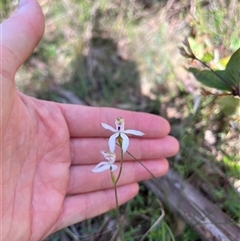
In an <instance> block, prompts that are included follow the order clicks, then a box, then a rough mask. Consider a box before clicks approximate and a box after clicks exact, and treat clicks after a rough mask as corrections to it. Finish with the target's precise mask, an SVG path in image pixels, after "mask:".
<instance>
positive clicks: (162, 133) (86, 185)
mask: <svg viewBox="0 0 240 241" xmlns="http://www.w3.org/2000/svg"><path fill="white" fill-rule="evenodd" d="M19 22H21V23H22V24H21V25H19ZM43 24H44V22H43V17H42V12H41V9H40V8H39V6H38V4H37V2H36V1H35V0H28V1H25V3H24V4H22V6H21V8H20V9H19V11H18V12H17V13H16V14H15V15H14V16H13V17H12V18H10V19H9V20H7V21H5V22H4V23H3V24H2V32H3V33H4V34H3V41H2V56H0V57H2V65H1V69H0V74H1V85H0V87H1V88H2V90H1V91H0V93H1V106H2V111H1V136H2V139H1V151H2V153H1V154H2V155H1V157H2V162H1V168H2V170H3V172H2V174H3V175H2V179H1V189H2V204H3V205H2V210H3V213H2V220H3V225H2V237H3V240H21V241H23V240H41V239H43V238H44V237H46V236H47V235H49V234H50V233H52V232H54V231H57V230H59V229H61V228H63V227H66V226H68V225H71V224H73V223H76V222H79V221H82V220H84V219H87V218H90V217H94V216H96V215H99V214H101V213H103V212H106V211H108V210H110V209H112V208H114V207H115V205H116V202H115V197H114V189H113V184H112V182H111V178H110V175H109V172H108V171H105V172H103V173H98V174H96V173H92V172H91V169H92V168H93V167H94V166H95V165H96V163H98V162H100V161H101V154H100V150H107V148H108V145H107V138H108V137H109V135H110V134H111V133H109V132H108V131H106V130H104V129H103V128H101V126H100V123H101V122H104V123H109V124H112V123H114V121H115V119H116V117H118V116H122V117H123V118H124V119H125V122H126V128H131V129H137V130H141V131H142V132H144V133H145V137H144V138H141V139H138V138H133V139H131V140H130V147H129V151H130V152H131V153H132V154H133V155H134V156H135V157H136V158H138V159H139V160H141V161H142V162H143V164H144V165H145V166H146V167H147V168H148V169H149V170H150V171H152V173H153V174H154V175H156V176H160V175H163V174H165V173H166V171H167V169H168V163H167V161H166V159H165V157H167V156H171V155H174V154H175V153H176V152H177V150H178V143H177V141H176V140H175V139H174V138H172V137H170V136H167V134H168V132H169V124H168V122H167V121H166V120H164V119H163V118H161V117H157V116H153V115H149V114H145V113H135V112H129V111H122V110H117V109H111V108H92V107H84V106H75V105H65V104H58V103H54V102H47V101H41V100H37V99H35V98H31V97H28V96H26V95H24V94H22V93H20V92H18V91H17V90H16V88H15V86H14V75H15V73H16V71H17V69H18V68H19V67H20V65H21V64H22V63H23V62H24V61H25V59H26V58H27V57H28V56H29V54H30V53H31V52H32V50H33V49H34V47H35V46H36V44H37V43H38V41H39V40H40V38H41V35H42V32H43ZM19 26H20V27H19ZM117 154H119V150H118V151H117ZM117 156H119V155H117ZM117 161H119V160H117ZM149 177H150V175H149V173H148V172H146V171H145V170H144V169H143V168H142V166H140V165H138V163H136V162H134V161H133V160H132V159H131V157H130V156H127V155H126V156H125V157H124V167H123V172H122V174H121V178H120V180H119V182H118V185H119V187H118V199H119V204H122V203H124V202H126V201H127V200H129V199H131V198H133V197H134V195H136V193H137V191H138V185H137V183H136V182H137V181H140V180H143V179H147V178H149Z"/></svg>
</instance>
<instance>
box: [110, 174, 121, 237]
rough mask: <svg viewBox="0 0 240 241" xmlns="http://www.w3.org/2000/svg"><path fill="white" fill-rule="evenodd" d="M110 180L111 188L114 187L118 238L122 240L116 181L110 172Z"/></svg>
mask: <svg viewBox="0 0 240 241" xmlns="http://www.w3.org/2000/svg"><path fill="white" fill-rule="evenodd" d="M111 179H112V182H113V186H114V194H115V200H116V212H117V222H118V228H119V233H120V237H121V240H122V235H123V233H122V224H121V220H120V219H121V214H120V209H119V204H118V195H117V181H116V180H115V177H114V175H113V173H112V172H111Z"/></svg>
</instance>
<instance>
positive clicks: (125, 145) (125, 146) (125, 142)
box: [120, 132, 129, 152]
mask: <svg viewBox="0 0 240 241" xmlns="http://www.w3.org/2000/svg"><path fill="white" fill-rule="evenodd" d="M120 135H121V137H122V139H123V141H122V150H123V152H126V151H127V149H128V146H129V138H128V136H127V135H126V134H125V133H123V132H122V133H121V134H120Z"/></svg>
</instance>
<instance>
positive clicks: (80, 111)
mask: <svg viewBox="0 0 240 241" xmlns="http://www.w3.org/2000/svg"><path fill="white" fill-rule="evenodd" d="M60 106H61V108H62V112H63V115H64V117H65V119H66V122H67V125H68V128H69V132H70V136H71V137H100V136H105V137H109V136H110V135H111V134H112V133H113V132H111V131H109V130H105V129H104V128H103V127H101V125H100V123H107V124H109V125H111V126H113V127H114V128H115V120H116V118H117V117H119V116H121V117H122V118H124V120H125V129H126V130H127V129H135V130H139V131H142V132H143V133H144V134H145V136H143V137H141V138H159V137H163V136H166V135H167V134H168V133H169V131H170V126H169V123H168V122H167V121H166V120H165V119H164V118H162V117H160V116H156V115H152V114H147V113H141V112H133V111H126V110H120V109H114V108H100V107H87V106H78V105H67V104H60Z"/></svg>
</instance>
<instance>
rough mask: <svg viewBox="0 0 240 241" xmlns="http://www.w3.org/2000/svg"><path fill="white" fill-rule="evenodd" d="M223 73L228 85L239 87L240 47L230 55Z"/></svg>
mask: <svg viewBox="0 0 240 241" xmlns="http://www.w3.org/2000/svg"><path fill="white" fill-rule="evenodd" d="M225 74H226V77H227V79H228V82H229V84H230V86H232V87H233V88H234V89H236V88H239V87H240V48H239V49H238V50H237V51H236V52H235V53H234V54H233V55H232V56H231V58H230V60H229V62H228V64H227V67H226V73H225Z"/></svg>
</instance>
